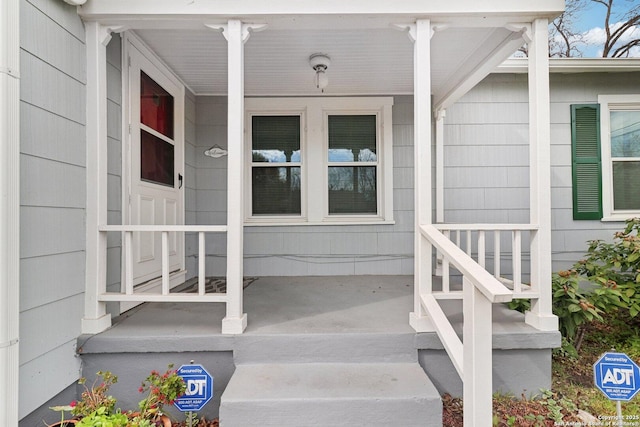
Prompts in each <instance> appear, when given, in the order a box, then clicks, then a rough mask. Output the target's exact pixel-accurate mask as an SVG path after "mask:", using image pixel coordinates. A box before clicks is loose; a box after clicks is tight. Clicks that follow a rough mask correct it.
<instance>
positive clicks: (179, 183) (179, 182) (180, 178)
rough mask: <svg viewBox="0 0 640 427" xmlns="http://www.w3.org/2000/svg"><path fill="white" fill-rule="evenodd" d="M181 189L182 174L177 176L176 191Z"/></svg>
mask: <svg viewBox="0 0 640 427" xmlns="http://www.w3.org/2000/svg"><path fill="white" fill-rule="evenodd" d="M181 188H182V174H181V173H179V174H178V189H181Z"/></svg>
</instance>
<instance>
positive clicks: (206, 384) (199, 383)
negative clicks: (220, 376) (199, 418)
mask: <svg viewBox="0 0 640 427" xmlns="http://www.w3.org/2000/svg"><path fill="white" fill-rule="evenodd" d="M178 375H180V376H181V377H182V379H183V380H184V382H185V383H186V385H187V391H186V393H185V394H184V396H182V397H180V398H178V399H176V401H175V403H174V405H175V406H176V408H178V409H179V410H181V411H182V412H197V411H199V410H201V409H202V408H203V407H204V405H206V404H207V402H209V401H210V400H211V398H212V397H213V377H212V376H211V375H210V374H209V372H207V370H206V369H204V368H203V367H202V366H201V365H182V366H180V368H179V369H178Z"/></svg>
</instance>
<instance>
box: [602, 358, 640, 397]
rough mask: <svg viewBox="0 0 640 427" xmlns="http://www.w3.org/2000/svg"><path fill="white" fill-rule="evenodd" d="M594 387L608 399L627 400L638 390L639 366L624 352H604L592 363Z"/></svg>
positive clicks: (639, 385)
mask: <svg viewBox="0 0 640 427" xmlns="http://www.w3.org/2000/svg"><path fill="white" fill-rule="evenodd" d="M593 373H594V381H595V383H596V387H598V388H599V389H600V391H602V392H603V393H604V394H605V396H607V397H608V398H609V399H610V400H624V401H629V400H631V399H633V396H635V395H636V393H638V391H640V368H638V365H636V363H635V362H634V361H633V360H631V359H630V358H629V356H627V355H626V354H624V353H605V354H603V355H602V356H601V357H600V359H598V361H597V362H596V363H595V364H594V365H593Z"/></svg>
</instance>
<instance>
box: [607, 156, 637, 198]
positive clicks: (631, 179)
mask: <svg viewBox="0 0 640 427" xmlns="http://www.w3.org/2000/svg"><path fill="white" fill-rule="evenodd" d="M639 183H640V162H613V209H615V210H619V209H622V210H627V209H633V210H640V185H638V184H639Z"/></svg>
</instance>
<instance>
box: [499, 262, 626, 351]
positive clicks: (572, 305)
mask: <svg viewBox="0 0 640 427" xmlns="http://www.w3.org/2000/svg"><path fill="white" fill-rule="evenodd" d="M583 282H584V279H583V278H582V277H581V276H580V275H579V274H578V270H576V269H573V270H564V271H559V272H558V273H554V274H553V276H552V278H551V292H552V303H553V314H555V315H556V316H558V322H559V329H560V332H561V333H562V336H563V337H564V338H565V339H566V343H563V346H564V347H565V350H567V351H570V352H575V350H576V349H579V348H580V342H581V341H582V333H583V326H584V325H585V324H586V323H588V322H591V321H593V320H602V313H605V312H609V311H610V310H612V309H613V308H617V307H618V306H619V305H620V298H621V294H620V291H619V290H617V289H615V287H613V286H611V285H612V284H611V283H607V284H605V286H600V287H598V288H596V289H593V290H592V291H590V292H589V291H585V290H583V289H582V288H581V286H580V285H581V283H583ZM508 307H509V308H511V309H514V310H518V311H520V312H525V311H526V310H529V308H530V307H531V301H530V300H528V299H515V300H513V301H511V302H509V303H508ZM569 346H571V347H569Z"/></svg>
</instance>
